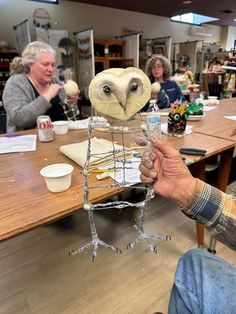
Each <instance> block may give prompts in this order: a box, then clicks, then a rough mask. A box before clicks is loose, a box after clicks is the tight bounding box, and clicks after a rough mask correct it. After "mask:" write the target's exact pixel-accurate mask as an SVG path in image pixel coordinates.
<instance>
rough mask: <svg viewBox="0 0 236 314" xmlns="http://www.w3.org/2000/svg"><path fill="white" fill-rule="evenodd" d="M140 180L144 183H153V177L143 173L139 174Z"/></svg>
mask: <svg viewBox="0 0 236 314" xmlns="http://www.w3.org/2000/svg"><path fill="white" fill-rule="evenodd" d="M140 180H141V181H142V182H144V183H153V179H152V178H150V177H146V176H145V175H144V174H142V173H141V174H140Z"/></svg>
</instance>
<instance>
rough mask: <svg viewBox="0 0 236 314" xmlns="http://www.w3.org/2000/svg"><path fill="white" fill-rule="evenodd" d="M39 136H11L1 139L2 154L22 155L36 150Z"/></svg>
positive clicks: (0, 148)
mask: <svg viewBox="0 0 236 314" xmlns="http://www.w3.org/2000/svg"><path fill="white" fill-rule="evenodd" d="M36 139H37V135H34V134H31V135H14V134H9V135H5V136H3V137H0V154H6V153H20V152H29V151H34V150H36Z"/></svg>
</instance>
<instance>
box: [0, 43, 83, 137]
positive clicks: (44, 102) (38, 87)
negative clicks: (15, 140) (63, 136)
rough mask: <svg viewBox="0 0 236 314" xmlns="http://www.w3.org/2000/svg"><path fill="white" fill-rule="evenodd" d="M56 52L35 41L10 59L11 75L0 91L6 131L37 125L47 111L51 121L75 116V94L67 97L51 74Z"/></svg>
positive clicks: (46, 45)
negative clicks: (11, 60) (19, 55)
mask: <svg viewBox="0 0 236 314" xmlns="http://www.w3.org/2000/svg"><path fill="white" fill-rule="evenodd" d="M55 56H56V52H55V50H54V49H53V48H52V47H50V46H49V45H48V44H46V43H43V42H39V41H35V42H32V43H30V44H28V45H27V46H26V47H25V49H24V51H23V52H22V57H17V58H15V59H14V60H13V62H12V63H11V66H10V73H11V77H10V78H9V79H8V80H7V82H6V85H5V88H4V91H3V105H4V108H5V110H6V113H7V132H14V131H20V130H25V129H31V128H34V127H36V122H37V117H38V116H40V115H49V116H50V118H51V120H52V121H55V120H70V119H72V120H74V119H75V117H76V114H77V113H78V112H77V110H78V109H77V100H78V95H76V96H71V97H70V98H69V99H68V98H66V95H65V92H64V89H63V86H62V85H60V84H59V81H58V80H57V79H56V78H54V77H53V72H54V67H55Z"/></svg>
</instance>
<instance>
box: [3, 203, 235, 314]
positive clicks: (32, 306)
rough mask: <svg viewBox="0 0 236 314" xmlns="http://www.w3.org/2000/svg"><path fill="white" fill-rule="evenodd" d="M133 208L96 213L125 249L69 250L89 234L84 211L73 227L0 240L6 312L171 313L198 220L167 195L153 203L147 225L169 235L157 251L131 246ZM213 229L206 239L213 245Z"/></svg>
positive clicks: (108, 238)
mask: <svg viewBox="0 0 236 314" xmlns="http://www.w3.org/2000/svg"><path fill="white" fill-rule="evenodd" d="M135 214H136V213H135V212H134V211H133V210H124V211H120V212H118V211H116V210H107V211H106V212H105V211H103V212H97V213H96V223H97V226H98V234H99V236H100V238H101V239H102V240H104V241H105V242H108V243H111V244H113V245H116V246H119V247H120V248H121V249H122V250H123V254H121V255H119V254H116V253H113V252H111V251H109V250H107V249H104V248H99V250H98V254H97V258H96V261H95V262H94V263H92V262H91V251H90V250H88V251H86V252H85V253H83V254H82V255H80V256H69V254H68V251H69V250H70V249H77V248H79V247H81V246H82V245H83V244H84V243H85V242H87V241H89V240H90V229H89V223H88V219H87V213H86V212H85V211H79V212H78V213H77V214H75V215H74V216H73V222H74V224H73V226H72V227H70V228H68V229H66V228H61V227H59V226H58V225H56V224H51V225H47V226H44V227H41V228H38V229H35V230H33V231H31V232H27V233H25V234H22V235H20V236H17V237H15V238H12V239H9V240H6V241H3V242H1V243H0V253H1V259H0V269H1V272H0V313H7V314H13V313H17V314H28V313H36V314H41V313H43V314H49V313H50V314H52V313H53V314H54V313H55V314H61V313H63V314H64V313H66V314H77V313H78V314H93V313H94V314H113V313H114V314H115V313H117V314H151V313H153V312H155V311H160V312H163V313H167V306H168V298H169V295H170V290H171V286H172V282H173V277H174V272H175V268H176V265H177V261H178V258H179V257H180V256H181V255H183V254H184V253H185V252H186V251H187V250H188V249H190V248H194V247H196V237H195V222H194V221H192V220H190V219H188V218H187V217H185V216H184V215H183V214H182V213H181V212H180V210H179V209H178V208H177V206H176V205H174V204H172V203H171V202H169V201H167V200H164V199H162V198H160V197H158V198H156V199H155V200H153V201H152V203H151V204H150V208H149V210H148V212H147V217H146V224H145V229H146V230H147V231H150V232H153V233H158V234H170V235H171V236H172V240H171V241H159V242H158V253H157V254H154V253H151V252H150V251H148V249H147V247H146V246H145V245H144V244H143V243H139V244H138V245H137V246H136V247H135V248H134V249H133V250H130V251H127V250H126V245H127V243H128V242H129V241H132V240H134V238H135V235H136V233H135V230H134V227H133V224H134V217H135ZM208 241H209V235H208V234H207V235H206V245H208V244H209V242H208ZM216 249H217V255H218V256H220V257H222V258H224V259H226V260H227V261H229V262H231V263H232V264H234V265H236V254H235V253H234V252H233V251H232V250H230V249H228V248H227V247H226V246H224V245H222V244H220V243H219V242H218V243H217V247H216Z"/></svg>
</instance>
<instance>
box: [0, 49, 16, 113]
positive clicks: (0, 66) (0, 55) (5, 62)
mask: <svg viewBox="0 0 236 314" xmlns="http://www.w3.org/2000/svg"><path fill="white" fill-rule="evenodd" d="M12 50H13V51H9V52H0V102H1V101H2V93H3V90H4V87H5V84H6V81H7V80H8V78H9V76H10V73H9V67H10V63H11V61H12V59H13V58H14V57H16V56H18V53H17V52H15V51H14V49H12ZM1 110H3V108H2V106H1V107H0V111H1Z"/></svg>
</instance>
